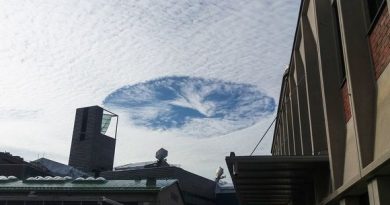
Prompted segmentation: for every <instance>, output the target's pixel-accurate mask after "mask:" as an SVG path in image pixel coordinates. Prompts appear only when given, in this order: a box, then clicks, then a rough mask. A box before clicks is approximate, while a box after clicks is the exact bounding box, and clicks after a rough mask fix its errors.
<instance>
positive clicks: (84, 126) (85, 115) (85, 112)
mask: <svg viewBox="0 0 390 205" xmlns="http://www.w3.org/2000/svg"><path fill="white" fill-rule="evenodd" d="M87 121H88V108H85V109H84V110H83V120H82V123H81V132H85V131H86V130H87Z"/></svg>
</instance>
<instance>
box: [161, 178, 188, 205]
mask: <svg viewBox="0 0 390 205" xmlns="http://www.w3.org/2000/svg"><path fill="white" fill-rule="evenodd" d="M157 201H158V204H159V205H184V202H183V197H182V195H181V193H180V189H179V187H178V184H177V183H175V184H174V185H171V186H169V187H166V188H163V189H162V190H161V191H160V193H159V194H158V199H157Z"/></svg>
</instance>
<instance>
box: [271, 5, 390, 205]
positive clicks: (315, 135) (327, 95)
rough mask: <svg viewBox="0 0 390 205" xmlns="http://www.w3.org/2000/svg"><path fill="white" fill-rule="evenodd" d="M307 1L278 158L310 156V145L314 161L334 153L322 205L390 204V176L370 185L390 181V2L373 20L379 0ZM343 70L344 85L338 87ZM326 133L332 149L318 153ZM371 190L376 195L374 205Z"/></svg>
mask: <svg viewBox="0 0 390 205" xmlns="http://www.w3.org/2000/svg"><path fill="white" fill-rule="evenodd" d="M302 2H303V3H302V7H301V12H300V15H299V20H298V25H297V31H296V35H295V41H294V45H293V50H292V52H293V53H292V59H291V62H290V67H289V70H288V71H287V72H286V74H285V75H284V77H283V82H282V90H281V95H280V97H281V99H280V101H279V108H278V114H277V116H278V117H277V121H276V125H275V132H274V141H273V145H272V154H273V155H283V154H285V153H287V155H305V154H306V155H307V153H308V152H305V151H304V149H305V148H304V147H305V146H304V145H305V144H309V147H311V152H309V153H310V155H317V154H328V156H329V160H330V181H331V183H332V187H331V189H330V190H329V193H326V194H325V197H323V195H321V197H320V195H318V194H316V197H317V198H316V199H315V201H316V204H337V203H341V204H359V205H362V204H368V203H369V204H370V205H374V204H375V205H381V204H388V203H390V202H388V201H387V198H386V196H384V195H385V194H386V192H388V190H389V189H388V187H389V181H388V178H386V180H380V183H378V184H381V185H376V184H375V183H371V182H370V179H372V178H375V177H376V176H379V175H380V176H383V175H385V176H390V143H389V142H390V134H389V133H390V126H389V125H390V124H389V122H390V68H389V67H390V12H389V8H390V6H389V5H388V2H389V0H385V1H384V3H383V4H382V6H380V7H379V8H380V9H379V10H378V13H377V15H374V16H376V17H375V18H374V20H372V19H369V17H368V16H369V15H368V12H370V11H369V9H368V7H369V3H373V2H378V1H368V0H356V1H344V0H304V1H302ZM386 2H387V3H386ZM371 21H372V22H371ZM337 39H340V40H337ZM342 68H345V79H344V80H343V82H342V85H340V79H339V76H338V75H341V74H340V73H338V72H340V71H341V70H340V69H342ZM343 70H344V69H343ZM302 79H303V80H302ZM302 82H303V83H302ZM318 82H319V83H320V84H319V85H318V84H316V83H318ZM302 93H304V95H302ZM313 93H315V95H314V94H313ZM288 101H291V102H288ZM286 106H289V107H286ZM294 106H296V107H294ZM286 111H287V112H286ZM305 114H306V117H305ZM286 116H287V117H286ZM297 120H298V122H296V121H297ZM286 128H287V129H286ZM296 128H299V129H297V131H298V130H299V132H297V131H296ZM305 132H306V134H304V133H305ZM323 133H326V134H325V136H326V143H325V145H326V148H325V149H326V150H325V152H323V153H318V144H317V143H318V142H321V140H322V139H323V136H324V134H323ZM289 140H294V142H295V140H300V146H296V145H294V147H291V143H288V141H289ZM293 144H295V143H293ZM285 147H286V148H285ZM288 148H290V152H288ZM291 148H295V151H293V152H292V151H291ZM297 148H300V149H301V152H297ZM286 150H287V152H286ZM315 186H316V187H319V185H318V184H316V185H315ZM375 187H376V190H375V192H373V191H372V189H375ZM370 189H371V192H372V193H374V194H371V195H370V202H368V199H367V197H366V196H368V195H367V193H368V192H370ZM346 196H348V197H349V198H346ZM318 197H320V198H318ZM383 198H386V200H382V199H383ZM366 199H367V200H366ZM384 201H386V203H384ZM309 204H310V203H309Z"/></svg>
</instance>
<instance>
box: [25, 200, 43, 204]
mask: <svg viewBox="0 0 390 205" xmlns="http://www.w3.org/2000/svg"><path fill="white" fill-rule="evenodd" d="M26 205H43V201H26Z"/></svg>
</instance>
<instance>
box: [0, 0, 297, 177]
mask: <svg viewBox="0 0 390 205" xmlns="http://www.w3.org/2000/svg"><path fill="white" fill-rule="evenodd" d="M1 4H2V7H1V8H0V16H1V17H0V23H1V25H3V26H2V27H0V32H1V33H2V34H3V38H1V39H0V66H1V68H2V69H0V72H1V76H2V77H1V80H0V99H2V100H1V102H0V113H1V114H0V121H1V122H0V129H1V130H2V131H3V135H2V136H1V141H2V142H3V143H2V149H3V150H2V151H9V152H11V153H12V154H15V155H21V156H22V157H24V158H25V159H26V160H34V159H36V157H37V155H38V154H40V155H42V154H43V153H45V156H46V157H47V158H50V159H53V160H56V161H59V162H62V163H66V164H67V161H68V156H69V149H70V142H71V134H72V130H73V123H74V114H75V109H76V108H77V107H86V106H90V105H101V106H104V107H107V108H108V107H109V106H106V104H105V103H104V102H105V99H107V98H108V96H110V94H112V93H115V92H117V91H118V89H120V88H123V87H125V86H129V87H132V86H133V87H134V86H135V85H139V84H145V83H147V82H156V81H157V80H156V79H164V78H168V79H169V78H170V77H172V76H184V77H188V79H204V81H200V82H201V86H202V87H204V88H208V86H211V85H212V86H221V85H225V84H226V82H227V84H229V83H231V84H234V85H237V86H233V87H234V88H237V87H240V86H239V85H241V87H240V88H243V89H244V91H245V89H247V90H248V89H249V90H250V89H254V91H253V92H255V93H261V94H263V95H264V96H266V97H269V98H270V99H273V100H274V104H273V107H274V108H275V107H276V106H277V102H278V98H279V89H280V83H281V79H282V74H283V72H284V68H285V65H286V64H288V62H289V58H290V53H291V47H292V41H293V35H294V29H295V26H296V19H297V14H298V9H299V2H296V1H283V0H280V1H240V2H239V3H237V2H235V1H223V2H221V1H173V0H172V1H164V3H161V2H158V3H156V2H151V1H141V2H139V1H138V2H137V1H110V2H109V3H108V2H105V1H90V2H79V1H40V2H37V1H18V2H14V1H1ZM275 22H277V23H275ZM191 82H194V81H191ZM205 82H210V83H209V84H207V83H205ZM220 82H223V83H222V84H220ZM186 84H187V85H188V81H186ZM242 85H245V86H242ZM185 88H188V87H185ZM180 90H183V89H182V88H181V89H180ZM187 90H188V89H187ZM249 90H248V92H249ZM176 91H177V90H176ZM241 91H242V90H239V91H237V92H241ZM188 92H189V93H188V95H186V96H191V98H188V99H192V101H191V100H190V101H188V102H192V103H189V104H188V103H187V104H183V101H175V102H174V104H175V103H176V104H175V105H180V107H186V108H191V109H192V110H196V111H200V112H199V113H201V114H202V115H199V116H203V117H202V119H206V117H204V116H208V117H210V116H212V114H213V113H214V112H211V111H210V110H208V109H211V108H217V106H215V105H216V104H218V103H219V102H220V101H218V100H214V101H212V103H213V104H212V105H210V104H206V103H204V100H194V99H198V98H196V97H197V96H198V97H199V96H202V95H201V94H199V93H195V94H194V90H191V89H189V91H188ZM244 93H245V92H244ZM249 93H250V92H249ZM176 94H177V93H176ZM140 96H142V95H140ZM194 96H195V97H194ZM130 97H131V96H130ZM121 99H123V98H121ZM157 99H159V101H162V100H161V98H157ZM240 99H241V98H240ZM255 99H256V98H255ZM154 100H155V99H154ZM159 101H157V102H159ZM106 102H108V101H106ZM222 102H223V101H222ZM243 102H244V103H247V102H249V104H250V103H252V102H258V101H256V100H255V101H252V100H251V99H250V98H249V99H248V100H246V101H243ZM169 103H172V102H169ZM271 104H272V103H271ZM254 105H256V103H255V104H254ZM156 107H158V108H159V106H152V107H150V106H149V108H156ZM194 108H196V109H194ZM108 109H109V110H111V108H108ZM211 110H213V109H211ZM214 110H215V109H214ZM118 111H119V112H116V113H117V114H119V116H120V120H119V126H118V141H117V149H116V155H115V165H121V164H126V163H133V162H140V161H150V160H153V159H154V153H155V151H157V150H158V149H159V148H160V147H164V148H166V149H167V150H168V151H169V156H168V162H171V163H174V164H181V165H182V168H184V169H188V170H190V171H192V172H194V173H196V174H199V175H201V176H205V177H208V178H212V177H213V176H214V170H215V169H216V168H217V167H218V166H222V167H224V168H225V167H226V165H225V162H224V157H225V156H227V155H228V154H229V152H230V151H235V152H236V153H238V154H249V153H250V152H251V151H252V149H253V148H254V145H255V144H256V143H257V141H258V140H259V139H260V137H261V134H262V133H263V132H264V131H265V129H266V128H267V127H268V125H269V124H270V123H271V121H272V120H273V118H274V116H275V114H276V113H275V110H272V109H271V110H269V112H268V113H267V114H266V115H260V114H259V115H256V116H255V118H253V119H250V118H251V117H252V115H244V117H242V118H241V117H240V118H237V119H239V120H240V121H242V122H245V123H243V124H240V125H239V126H238V125H237V124H234V126H230V127H222V128H221V130H222V131H219V132H212V134H211V135H209V136H211V137H204V136H203V137H202V136H200V137H199V133H197V136H198V137H185V136H182V135H183V133H189V131H188V130H194V127H190V129H187V130H184V129H180V128H181V127H176V128H177V129H176V131H177V130H178V131H179V132H176V131H175V130H174V131H172V130H164V129H163V130H161V129H150V127H148V126H136V125H135V124H134V123H135V122H134V120H131V119H130V118H128V117H126V116H128V113H126V112H122V111H120V110H118ZM223 111H231V110H229V109H227V110H223ZM175 112H176V111H175ZM175 112H174V113H175ZM168 113H170V112H168ZM199 113H198V114H199ZM210 113H211V114H210ZM236 113H238V114H240V113H241V111H237V112H236ZM209 114H210V115H209ZM170 116H171V115H170ZM225 116H227V115H225ZM187 117H188V116H187ZM137 119H139V118H137ZM148 119H149V118H148ZM247 119H249V120H248V122H247V121H246V120H247ZM186 122H188V121H186ZM203 122H204V121H203ZM220 122H222V121H218V123H220ZM225 122H226V121H223V123H222V124H221V126H228V125H229V124H226V123H225ZM183 127H186V128H188V126H183ZM201 128H202V129H204V126H203V127H201ZM210 133H211V131H210ZM205 136H206V135H205ZM267 136H268V138H267V137H266V139H265V141H264V142H263V144H262V145H261V146H260V147H259V149H258V150H257V152H255V154H269V149H270V148H269V147H270V143H271V142H270V140H271V133H269V134H268V135H267ZM198 153H201V154H202V158H200V157H199V156H198V155H197V154H198ZM225 170H226V169H225Z"/></svg>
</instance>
